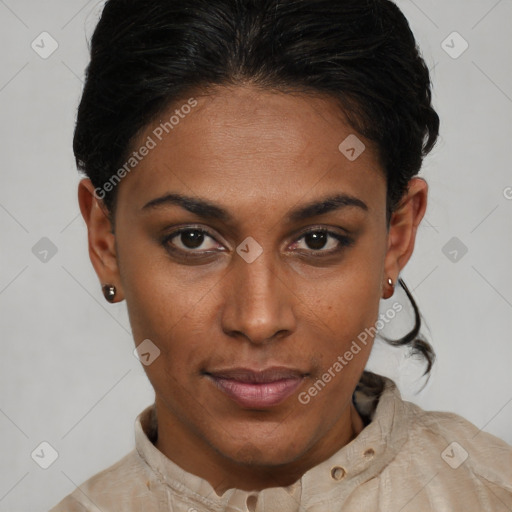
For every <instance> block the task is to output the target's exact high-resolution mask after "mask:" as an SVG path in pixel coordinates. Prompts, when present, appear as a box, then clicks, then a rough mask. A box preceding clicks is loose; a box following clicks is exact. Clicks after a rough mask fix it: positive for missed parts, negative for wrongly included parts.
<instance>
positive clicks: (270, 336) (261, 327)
mask: <svg viewBox="0 0 512 512" xmlns="http://www.w3.org/2000/svg"><path fill="white" fill-rule="evenodd" d="M234 258H235V260H234V261H233V268H232V269H231V271H230V272H229V273H228V275H227V276H226V279H227V282H226V283H225V289H224V292H225V294H224V300H225V302H224V306H223V311H222V329H223V331H224V332H225V333H226V334H228V335H229V336H232V337H240V338H244V339H246V340H249V341H250V342H251V343H252V344H260V345H261V344H266V343H269V342H271V341H274V340H275V339H278V338H279V339H281V338H283V337H285V336H287V335H289V334H290V333H292V332H293V331H294V330H295V326H296V316H295V312H294V307H293V305H294V302H295V303H296V302H297V301H296V299H295V295H294V293H293V291H292V289H291V287H290V282H289V276H288V277H287V275H285V274H286V273H285V272H284V271H283V270H281V271H280V270H279V268H278V267H279V263H276V262H275V261H273V258H272V255H271V254H270V253H268V254H267V253H266V252H265V251H264V252H263V253H262V254H261V255H260V256H259V257H258V258H257V259H256V260H255V261H253V262H252V263H248V262H246V261H245V260H244V259H243V258H241V257H240V256H239V255H238V254H235V256H234ZM287 280H288V282H286V281H287ZM294 299H295V301H294Z"/></svg>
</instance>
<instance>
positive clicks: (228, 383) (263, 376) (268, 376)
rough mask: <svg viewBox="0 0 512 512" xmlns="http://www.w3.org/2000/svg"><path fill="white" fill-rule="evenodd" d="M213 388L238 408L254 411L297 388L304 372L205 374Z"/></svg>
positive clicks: (275, 369)
mask: <svg viewBox="0 0 512 512" xmlns="http://www.w3.org/2000/svg"><path fill="white" fill-rule="evenodd" d="M205 375H206V376H207V377H208V378H209V379H210V380H211V381H212V383H213V384H214V385H215V386H216V388H217V389H218V390H220V391H222V392H223V393H224V394H225V395H227V396H228V397H229V398H231V399H232V400H234V401H235V402H236V403H237V404H238V405H240V406H242V407H245V408H249V409H254V408H260V409H261V408H266V407H272V406H276V405H278V404H280V403H282V402H283V401H284V400H286V399H287V398H288V397H289V396H290V395H292V394H293V393H294V391H295V390H296V389H297V388H298V387H299V386H300V385H301V383H302V381H303V379H304V378H305V377H306V376H307V373H305V372H302V371H300V370H297V369H293V368H285V367H277V366H276V367H271V368H266V369H264V370H251V369H249V368H231V369H223V370H218V371H212V372H205Z"/></svg>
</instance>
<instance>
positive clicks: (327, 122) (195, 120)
mask: <svg viewBox="0 0 512 512" xmlns="http://www.w3.org/2000/svg"><path fill="white" fill-rule="evenodd" d="M144 145H146V146H147V147H150V149H149V151H144V153H145V156H144V157H142V158H140V154H139V160H138V162H137V164H136V166H135V167H133V169H131V170H130V172H129V173H128V174H127V175H126V177H125V178H123V180H122V182H121V184H120V185H119V190H118V194H119V196H118V203H119V205H120V206H121V204H123V203H126V204H129V205H131V207H132V208H138V209H140V208H142V207H143V205H144V204H146V202H147V201H149V200H151V199H154V198H155V197H157V196H158V195H162V194H164V193H167V192H182V193H186V194H187V195H194V194H197V195H199V196H202V197H205V196H209V197H212V198H216V199H219V200H220V199H221V198H225V197H228V196H229V197H230V198H231V199H236V198H239V197H240V196H243V197H244V198H246V200H247V201H254V204H255V205H257V204H260V205H261V204H262V203H265V204H269V203H276V202H277V203H279V202H282V201H283V199H284V198H285V197H286V198H288V199H290V200H293V199H294V198H295V199H296V200H299V199H300V198H301V197H306V196H308V195H311V194H314V192H315V191H317V192H318V194H320V193H325V192H333V191H334V189H336V191H338V192H345V193H348V194H352V195H364V196H365V197H366V201H367V202H369V203H372V202H373V203H376V202H379V201H380V200H381V199H382V198H381V197H380V196H381V195H382V189H383V187H384V192H385V178H384V174H383V171H382V169H381V167H380V164H379V159H378V154H377V152H376V150H375V148H374V146H373V145H372V144H371V143H370V142H369V141H368V140H366V139H364V138H363V137H362V136H360V135H358V134H356V133H355V131H354V129H353V128H351V126H350V125H349V124H348V123H347V121H346V119H345V117H344V115H343V112H342V110H341V109H340V108H339V107H338V104H337V103H336V102H335V101H334V100H333V99H330V98H326V97H319V96H311V95H305V94H299V93H282V92H272V91H268V90H260V89H257V88H255V87H253V86H238V87H229V88H228V87H218V88H216V89H213V90H210V91H209V92H208V94H196V95H191V96H190V97H188V98H184V99H183V100H181V101H177V102H175V103H174V104H173V105H172V106H171V107H169V108H167V109H166V110H165V111H163V112H162V113H161V114H160V115H159V116H158V117H157V118H156V119H155V120H154V121H152V122H151V123H150V124H149V125H148V126H147V127H146V128H145V130H144V131H143V132H142V133H141V134H140V135H139V137H138V138H137V141H136V142H135V144H134V145H133V148H132V149H134V150H135V151H137V150H138V149H140V148H141V147H143V146H144ZM354 157H356V158H354ZM128 199H129V201H128Z"/></svg>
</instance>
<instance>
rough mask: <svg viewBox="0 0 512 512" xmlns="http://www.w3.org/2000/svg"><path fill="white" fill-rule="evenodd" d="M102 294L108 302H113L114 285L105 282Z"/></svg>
mask: <svg viewBox="0 0 512 512" xmlns="http://www.w3.org/2000/svg"><path fill="white" fill-rule="evenodd" d="M103 295H105V299H107V300H108V301H109V302H110V303H112V302H114V297H115V296H116V287H115V286H114V285H112V284H105V285H104V286H103Z"/></svg>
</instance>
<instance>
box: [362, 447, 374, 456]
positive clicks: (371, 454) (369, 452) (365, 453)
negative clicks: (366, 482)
mask: <svg viewBox="0 0 512 512" xmlns="http://www.w3.org/2000/svg"><path fill="white" fill-rule="evenodd" d="M363 455H364V456H365V457H366V458H368V459H371V458H372V457H373V456H374V455H375V450H374V449H373V448H368V449H367V450H365V452H364V453H363Z"/></svg>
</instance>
